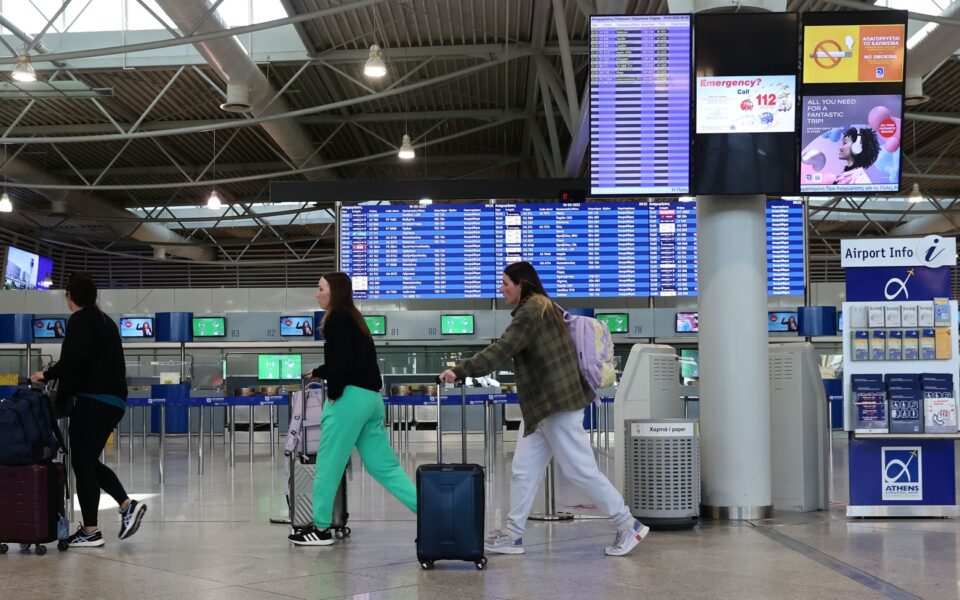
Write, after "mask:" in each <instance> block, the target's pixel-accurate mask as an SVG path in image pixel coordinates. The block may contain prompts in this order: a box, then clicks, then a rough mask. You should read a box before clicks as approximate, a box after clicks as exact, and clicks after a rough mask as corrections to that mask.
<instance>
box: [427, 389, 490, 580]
mask: <svg viewBox="0 0 960 600" xmlns="http://www.w3.org/2000/svg"><path fill="white" fill-rule="evenodd" d="M441 394H442V386H441V385H439V384H438V385H437V462H438V463H439V464H435V465H421V466H420V467H418V468H417V560H418V561H420V566H421V567H423V568H424V569H430V568H432V567H433V563H434V561H437V560H465V561H468V562H472V563H474V564H475V565H476V567H477V568H478V569H481V570H482V569H483V568H484V566H486V564H487V558H486V557H485V556H484V555H483V536H484V514H485V512H486V504H485V494H484V474H483V467H481V466H480V465H473V464H467V463H466V462H464V463H462V464H444V463H443V445H442V442H441V437H442V436H441V432H442V429H441V427H440V412H441V411H440V396H441ZM466 395H467V391H466V388H462V391H461V408H460V411H461V412H460V423H461V427H462V428H461V432H462V452H463V454H462V455H461V456H462V457H463V460H464V461H466V458H467V427H466Z"/></svg>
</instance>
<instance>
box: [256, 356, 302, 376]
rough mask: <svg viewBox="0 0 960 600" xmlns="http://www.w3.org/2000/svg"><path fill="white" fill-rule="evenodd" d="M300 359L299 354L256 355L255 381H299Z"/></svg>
mask: <svg viewBox="0 0 960 600" xmlns="http://www.w3.org/2000/svg"><path fill="white" fill-rule="evenodd" d="M302 359H303V357H302V355H300V354H258V355H257V379H260V380H268V381H269V380H277V379H300V377H301V376H302V375H303V370H302V368H301V364H302Z"/></svg>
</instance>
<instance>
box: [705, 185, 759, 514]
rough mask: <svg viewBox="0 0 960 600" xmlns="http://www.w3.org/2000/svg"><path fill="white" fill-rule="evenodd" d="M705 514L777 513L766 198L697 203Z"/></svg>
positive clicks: (712, 198) (715, 198) (717, 198)
mask: <svg viewBox="0 0 960 600" xmlns="http://www.w3.org/2000/svg"><path fill="white" fill-rule="evenodd" d="M697 273H698V275H697V286H698V288H699V292H698V293H699V311H700V317H699V326H700V399H701V400H700V422H701V471H702V484H701V488H702V496H703V501H702V502H703V513H704V515H705V516H707V517H712V518H718V519H757V518H763V517H766V516H769V515H770V514H772V500H771V488H770V391H769V382H768V379H769V366H768V364H767V357H768V348H767V325H766V316H767V253H766V200H765V198H764V197H763V196H699V197H698V198H697Z"/></svg>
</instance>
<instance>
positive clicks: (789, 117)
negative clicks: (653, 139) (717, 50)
mask: <svg viewBox="0 0 960 600" xmlns="http://www.w3.org/2000/svg"><path fill="white" fill-rule="evenodd" d="M796 88H797V78H796V76H794V75H765V76H758V77H697V133H775V132H789V133H792V132H793V131H795V130H796V124H797V113H796V110H795V107H796V104H797V89H796Z"/></svg>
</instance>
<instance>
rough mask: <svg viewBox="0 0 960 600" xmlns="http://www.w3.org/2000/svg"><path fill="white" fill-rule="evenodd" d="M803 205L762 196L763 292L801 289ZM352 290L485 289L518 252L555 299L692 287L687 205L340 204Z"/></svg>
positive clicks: (383, 293)
mask: <svg viewBox="0 0 960 600" xmlns="http://www.w3.org/2000/svg"><path fill="white" fill-rule="evenodd" d="M803 210H804V208H803V203H802V202H801V201H799V200H769V201H768V202H767V287H768V290H769V293H770V295H802V294H803V281H804V272H803V269H804V259H803V248H804V240H803ZM340 244H341V251H340V265H341V268H342V269H343V270H344V271H346V272H347V273H349V274H350V275H351V277H352V278H353V286H354V292H355V295H356V297H357V298H369V299H391V298H393V299H419V298H493V297H496V296H497V295H498V289H499V287H500V278H501V274H502V272H503V269H504V267H506V266H507V265H508V264H510V263H512V262H515V261H518V260H526V261H529V262H531V263H532V264H533V265H534V266H535V267H536V269H537V272H538V273H539V274H540V278H541V279H542V281H543V284H544V286H545V287H546V289H547V291H548V292H549V293H550V294H551V295H552V296H554V297H557V298H577V297H581V298H583V297H624V296H641V297H643V296H695V295H696V294H697V216H696V204H695V203H693V202H650V203H643V204H641V203H635V202H623V203H592V202H591V203H571V204H536V203H531V204H506V205H503V204H501V205H495V206H494V205H442V206H438V205H432V206H406V205H395V206H386V205H369V206H367V205H365V206H349V207H344V208H342V209H341V231H340Z"/></svg>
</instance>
